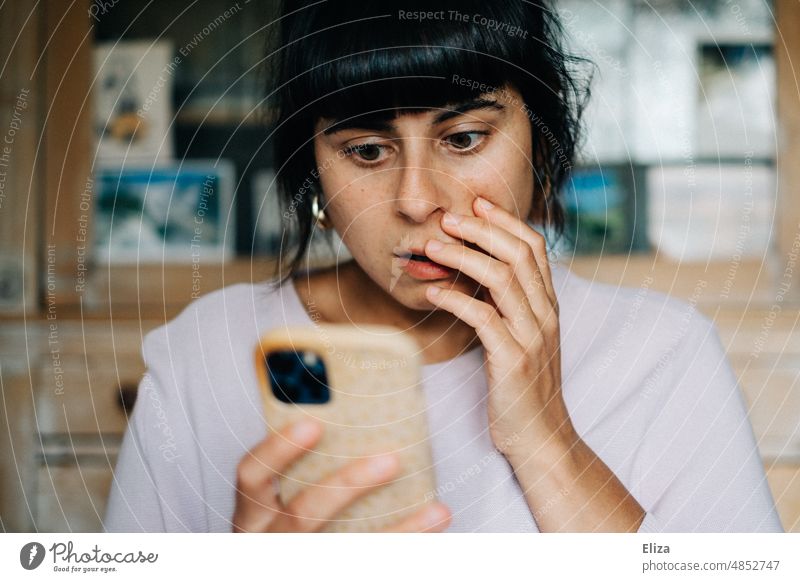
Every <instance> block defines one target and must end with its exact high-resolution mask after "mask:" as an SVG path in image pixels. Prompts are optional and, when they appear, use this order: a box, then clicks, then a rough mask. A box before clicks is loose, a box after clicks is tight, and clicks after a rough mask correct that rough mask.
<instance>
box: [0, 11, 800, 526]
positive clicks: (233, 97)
mask: <svg viewBox="0 0 800 582" xmlns="http://www.w3.org/2000/svg"><path fill="white" fill-rule="evenodd" d="M556 5H557V8H558V10H559V12H560V13H561V16H562V18H563V22H564V27H565V30H566V32H567V34H568V37H569V45H570V47H571V48H572V49H573V50H574V51H575V52H577V53H579V54H581V55H583V56H586V57H588V58H589V59H591V60H592V61H594V62H595V64H596V65H597V76H596V78H595V82H594V92H593V98H592V101H591V105H590V107H589V110H588V112H587V124H588V134H587V139H586V144H585V146H584V148H583V150H582V155H581V159H580V163H579V164H578V165H577V166H576V167H575V168H574V174H573V179H572V181H571V184H570V188H569V189H568V192H567V193H566V197H565V200H566V205H567V209H568V218H569V220H568V223H569V229H568V233H567V235H566V236H565V237H562V238H560V239H558V240H553V241H551V254H552V258H553V260H557V261H559V262H561V263H563V264H565V265H567V266H568V267H569V268H570V269H572V270H573V271H574V272H575V273H577V274H579V275H581V276H583V277H585V278H588V279H591V280H593V281H598V282H604V283H612V284H616V285H625V286H629V287H638V288H646V289H652V290H657V291H663V292H665V293H669V294H671V295H674V296H676V297H679V298H682V299H684V300H687V301H690V302H691V303H693V304H696V305H697V306H698V307H699V308H700V309H701V310H702V311H703V312H704V313H705V314H706V315H708V316H709V317H711V318H712V319H714V320H715V321H716V323H717V326H718V329H719V331H720V334H721V336H722V339H723V342H724V344H725V346H726V348H727V350H728V354H729V357H730V360H731V362H732V364H733V366H734V368H735V370H736V373H737V374H738V377H739V379H740V385H741V388H742V390H743V392H744V396H745V399H746V400H747V403H748V406H749V412H750V420H751V422H752V424H753V427H754V430H755V432H756V436H757V438H758V442H759V447H760V450H761V454H762V456H763V459H764V463H765V469H766V472H767V475H768V479H769V484H770V487H771V489H772V492H773V495H774V497H775V499H776V501H777V504H778V508H779V512H780V515H781V519H782V521H783V524H784V527H785V528H786V529H787V530H788V531H800V430H799V429H798V426H800V388H798V387H797V379H798V372H800V333H798V332H797V331H796V328H797V322H798V318H800V287H799V286H798V284H797V282H796V281H795V273H794V269H795V264H796V261H797V256H798V252H800V196H798V194H799V193H800V192H799V191H800V164H798V160H800V83H799V82H798V78H797V77H798V76H797V74H796V71H795V68H794V66H795V63H797V62H800V3H798V2H797V1H796V0H775V1H774V2H769V1H764V0H733V1H730V0H694V1H691V2H690V1H688V0H686V1H684V0H649V1H646V0H607V1H604V2H602V3H600V2H592V1H587V0H580V1H579V0H562V1H560V2H557V3H556ZM275 11H276V6H275V4H274V2H269V1H251V2H246V1H245V0H239V1H238V2H236V1H233V0H195V1H193V2H192V1H189V2H184V1H181V2H178V1H176V0H161V1H160V2H158V3H156V2H150V3H140V2H128V1H121V0H107V1H89V0H76V1H74V2H63V1H61V0H50V1H48V2H46V3H36V4H34V5H29V4H28V3H21V2H6V3H3V4H2V5H0V46H2V51H0V55H1V56H2V68H0V134H2V136H0V140H1V141H0V388H1V389H2V403H1V406H2V414H0V425H2V426H0V529H2V530H3V531H16V532H22V531H58V532H61V531H76V532H79V531H98V530H100V529H101V519H102V516H103V514H104V511H105V502H106V497H107V494H108V491H109V487H110V483H111V479H112V469H113V467H114V463H115V462H116V451H117V449H118V447H119V444H120V442H121V438H122V435H123V433H124V430H125V425H126V418H127V414H128V413H129V412H130V410H131V409H132V406H133V405H134V403H135V399H136V387H137V385H138V382H139V379H140V377H141V374H142V373H143V371H144V365H143V363H142V361H141V355H140V348H141V341H142V337H143V335H144V334H145V333H147V332H148V331H149V330H150V329H152V328H154V327H157V326H159V325H161V324H163V323H164V322H165V321H167V320H169V319H171V318H172V317H173V316H174V315H176V314H177V313H178V312H179V311H180V310H181V309H182V308H183V307H184V306H185V305H186V304H187V303H189V302H190V301H191V300H192V299H194V298H196V297H199V296H200V295H203V294H205V293H208V292H209V291H212V290H214V289H217V288H219V287H221V286H223V285H229V284H232V283H236V282H240V281H258V280H263V279H265V278H267V277H268V276H270V275H271V273H272V265H273V262H274V257H275V256H276V255H277V254H278V253H279V252H280V244H281V237H280V233H281V219H280V211H279V209H278V206H277V201H276V199H275V196H274V191H273V181H274V177H275V173H274V168H273V165H272V159H271V158H272V152H271V143H270V141H269V134H270V122H269V114H268V112H265V111H264V110H263V108H262V107H261V105H260V103H261V98H262V96H263V90H262V88H261V87H262V81H263V77H262V76H261V75H262V73H260V72H259V63H261V61H262V59H263V58H264V42H265V38H264V26H265V24H267V23H269V22H271V21H272V19H273V18H274V14H275ZM332 259H334V257H333V255H332V254H330V251H329V250H328V247H326V246H325V245H316V246H315V247H313V248H312V252H311V254H310V256H309V261H310V262H311V263H313V264H323V263H326V262H329V261H331V260H332Z"/></svg>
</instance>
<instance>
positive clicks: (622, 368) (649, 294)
mask: <svg viewBox="0 0 800 582" xmlns="http://www.w3.org/2000/svg"><path fill="white" fill-rule="evenodd" d="M561 268H562V269H566V267H561ZM562 278H563V283H562V288H563V291H562V293H563V302H562V300H559V303H560V307H561V309H560V311H561V328H562V329H561V334H562V345H563V348H564V351H565V363H567V364H569V366H571V367H584V368H586V367H589V368H591V371H592V374H593V376H594V377H595V378H596V379H598V380H599V379H602V378H603V377H604V376H606V377H608V376H614V377H616V378H620V376H623V375H624V376H625V378H627V379H628V380H629V381H634V382H639V383H640V382H641V381H642V380H643V379H644V378H645V377H646V376H648V375H652V374H653V373H654V372H655V371H656V370H663V369H664V368H667V367H670V366H675V365H676V364H677V363H679V362H681V361H682V360H684V359H685V358H686V357H689V356H691V352H692V350H695V351H696V350H697V349H699V348H700V347H701V345H702V346H706V347H708V346H710V347H711V348H718V347H719V345H718V344H719V339H718V335H717V331H716V326H715V325H714V323H713V322H712V321H711V320H710V319H709V318H708V317H707V316H705V315H704V314H703V313H701V312H700V311H699V309H698V308H697V303H698V301H699V299H700V297H701V296H702V294H703V293H704V291H705V288H706V284H705V282H704V281H698V283H697V285H696V286H695V288H694V290H693V293H692V294H691V296H690V297H689V299H688V300H685V299H678V298H675V297H672V296H670V295H667V294H666V293H663V292H660V291H656V290H655V289H654V288H653V284H654V280H653V278H652V277H650V276H645V277H643V279H642V281H641V283H640V284H639V285H638V286H636V287H622V286H616V285H611V284H607V283H600V282H596V281H591V280H589V279H586V278H583V277H580V276H578V275H576V274H574V273H572V272H566V273H564V274H563V275H562ZM717 351H719V350H717Z"/></svg>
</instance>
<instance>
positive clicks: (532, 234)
mask: <svg viewBox="0 0 800 582" xmlns="http://www.w3.org/2000/svg"><path fill="white" fill-rule="evenodd" d="M482 202H488V200H485V199H484V198H476V200H475V203H474V204H473V208H474V209H475V212H476V214H477V215H478V216H481V217H484V218H486V219H487V220H488V221H489V222H492V223H493V224H497V225H498V226H500V227H502V228H504V229H506V230H508V231H509V232H510V233H511V234H514V235H516V236H518V237H519V238H521V239H522V240H523V241H525V242H526V243H527V244H528V246H530V248H531V250H532V251H533V256H534V258H535V259H536V266H537V267H538V270H539V272H540V275H541V280H535V281H534V283H535V284H537V285H544V287H545V289H546V290H547V296H548V297H549V298H550V302H551V304H552V305H553V307H554V309H555V311H556V313H558V298H557V297H556V293H555V288H554V286H553V275H552V272H551V270H550V262H549V261H548V259H547V241H545V238H544V237H543V236H542V235H541V234H540V233H538V232H536V231H535V230H534V229H532V228H531V227H530V226H529V225H528V224H527V223H525V222H523V221H522V220H520V219H519V218H517V217H516V216H514V215H513V214H511V213H510V212H508V211H507V210H505V209H504V208H501V207H500V206H497V205H491V208H484V207H483V206H482V205H481V204H482ZM489 204H491V203H489Z"/></svg>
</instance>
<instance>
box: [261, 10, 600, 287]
mask: <svg viewBox="0 0 800 582" xmlns="http://www.w3.org/2000/svg"><path fill="white" fill-rule="evenodd" d="M274 30H276V32H277V36H275V35H273V36H272V38H271V39H269V40H268V46H269V47H271V49H270V51H269V52H268V53H267V54H268V55H269V56H268V58H267V60H266V61H267V70H268V76H267V78H268V79H269V86H268V99H267V101H266V102H267V104H268V107H269V109H270V111H273V112H274V117H273V121H274V123H275V127H274V154H275V167H276V171H277V187H278V192H279V195H280V197H281V214H282V216H283V220H284V224H285V228H284V238H283V240H284V242H283V244H282V249H283V247H284V246H285V247H286V248H290V249H291V248H293V249H294V250H295V254H294V256H293V257H291V258H290V260H289V264H288V270H286V271H285V272H284V273H283V278H282V279H281V281H283V280H284V279H286V278H288V277H290V276H291V275H292V273H294V272H295V271H296V270H298V269H299V267H300V266H301V264H302V263H303V261H304V259H305V254H306V252H307V250H308V246H309V242H310V239H311V236H312V234H313V233H314V219H313V217H312V214H311V200H312V197H313V196H314V194H319V195H320V200H322V196H321V191H320V186H319V180H318V172H317V171H316V170H317V161H316V160H315V156H314V147H313V136H314V127H315V125H316V123H317V121H318V120H319V119H320V118H332V119H334V120H343V119H348V118H350V117H353V116H368V117H370V118H375V117H378V118H381V119H384V120H385V119H386V118H391V117H394V116H395V115H397V114H399V113H400V112H402V110H403V109H404V108H416V109H417V110H419V108H420V107H425V108H440V107H444V106H446V105H449V104H455V103H460V102H463V101H467V100H471V99H475V98H476V97H477V96H478V95H480V94H482V93H485V92H487V88H493V89H497V90H501V89H502V88H507V87H509V86H511V87H513V88H514V89H516V90H517V91H518V92H519V93H520V94H521V96H522V99H523V101H524V104H521V105H524V106H525V108H526V113H527V114H528V117H529V119H530V120H531V127H532V132H533V134H532V138H533V139H532V143H533V157H532V160H533V171H534V176H535V182H536V186H535V188H536V189H537V191H538V194H539V195H537V192H532V193H531V195H532V196H533V202H534V211H535V212H536V214H537V215H538V216H540V217H545V220H544V225H545V226H546V227H547V229H548V230H549V232H554V233H556V234H558V235H561V234H562V233H563V231H564V224H565V215H564V209H563V206H562V204H561V202H560V199H559V196H558V194H559V193H560V190H561V188H562V186H563V185H564V182H565V180H566V179H567V177H568V174H569V171H570V169H571V167H572V164H573V162H574V158H575V155H576V149H577V144H578V141H579V137H580V135H581V132H580V118H581V113H582V111H583V108H584V105H585V102H586V100H587V99H588V95H589V81H590V75H586V76H584V75H581V70H580V69H581V68H582V65H584V64H586V63H588V61H586V60H585V59H582V58H579V57H576V56H573V55H570V54H568V53H567V52H566V51H565V50H564V48H563V30H562V27H561V24H560V22H559V20H558V16H557V14H556V13H555V11H554V9H553V8H552V7H551V6H550V3H549V2H547V1H540V2H528V1H525V0H503V1H502V2H485V1H477V0H458V1H454V0H424V1H423V0H400V1H398V0H384V1H381V2H350V1H337V0H322V1H318V0H317V1H311V0H284V1H283V3H282V6H281V13H280V23H279V25H278V26H277V27H275V29H274ZM490 91H491V89H489V92H490ZM283 254H284V253H283V252H282V253H281V255H282V257H283ZM283 263H284V261H279V264H278V268H279V270H283Z"/></svg>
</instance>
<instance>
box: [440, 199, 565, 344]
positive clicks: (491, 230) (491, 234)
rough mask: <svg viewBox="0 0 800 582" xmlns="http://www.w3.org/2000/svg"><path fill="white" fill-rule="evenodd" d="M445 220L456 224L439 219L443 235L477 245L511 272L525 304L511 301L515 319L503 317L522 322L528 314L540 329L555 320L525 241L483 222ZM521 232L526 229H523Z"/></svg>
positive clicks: (478, 219)
mask: <svg viewBox="0 0 800 582" xmlns="http://www.w3.org/2000/svg"><path fill="white" fill-rule="evenodd" d="M447 216H452V217H454V218H455V219H456V220H458V222H457V223H456V224H448V223H447V222H445V218H444V217H443V219H442V227H443V228H444V230H445V231H447V232H448V233H449V234H452V235H453V236H457V237H459V238H461V239H463V240H465V241H468V242H471V243H473V244H476V245H478V246H479V247H481V248H482V249H484V250H486V251H487V252H488V253H489V254H490V255H492V256H493V257H495V258H496V259H498V260H499V261H501V262H502V263H504V264H506V265H508V266H510V267H511V269H512V270H513V273H514V276H515V277H516V278H517V280H518V281H519V286H520V288H521V294H522V295H523V296H524V297H525V298H526V299H527V301H525V302H519V300H518V299H516V298H515V299H513V300H512V303H514V304H515V307H516V308H515V315H514V316H513V318H511V317H510V316H509V315H506V317H509V319H513V321H517V322H524V321H525V320H526V319H527V318H529V317H530V315H529V313H528V312H529V311H530V313H531V314H535V316H536V320H537V322H538V323H539V324H540V325H541V324H542V323H543V322H546V321H548V320H550V319H555V317H554V316H555V315H556V314H555V313H554V310H553V308H552V301H551V298H550V296H549V295H548V292H547V288H546V286H545V285H544V284H543V281H544V279H543V275H542V273H541V272H540V271H539V267H538V265H537V262H536V257H535V255H534V253H533V249H531V247H530V245H529V244H528V243H527V242H526V241H524V240H522V239H521V238H520V237H518V236H516V235H515V234H512V233H511V232H509V231H508V230H506V229H505V228H502V227H500V226H498V225H495V224H492V223H491V222H489V221H488V220H487V219H486V218H482V217H474V216H466V215H452V214H449V213H448V214H447V215H445V217H447ZM524 228H529V227H528V226H527V225H525V227H524ZM523 327H524V325H523ZM538 329H539V328H538V327H536V328H535V329H531V330H528V331H529V332H531V331H538ZM520 331H522V330H520Z"/></svg>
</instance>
